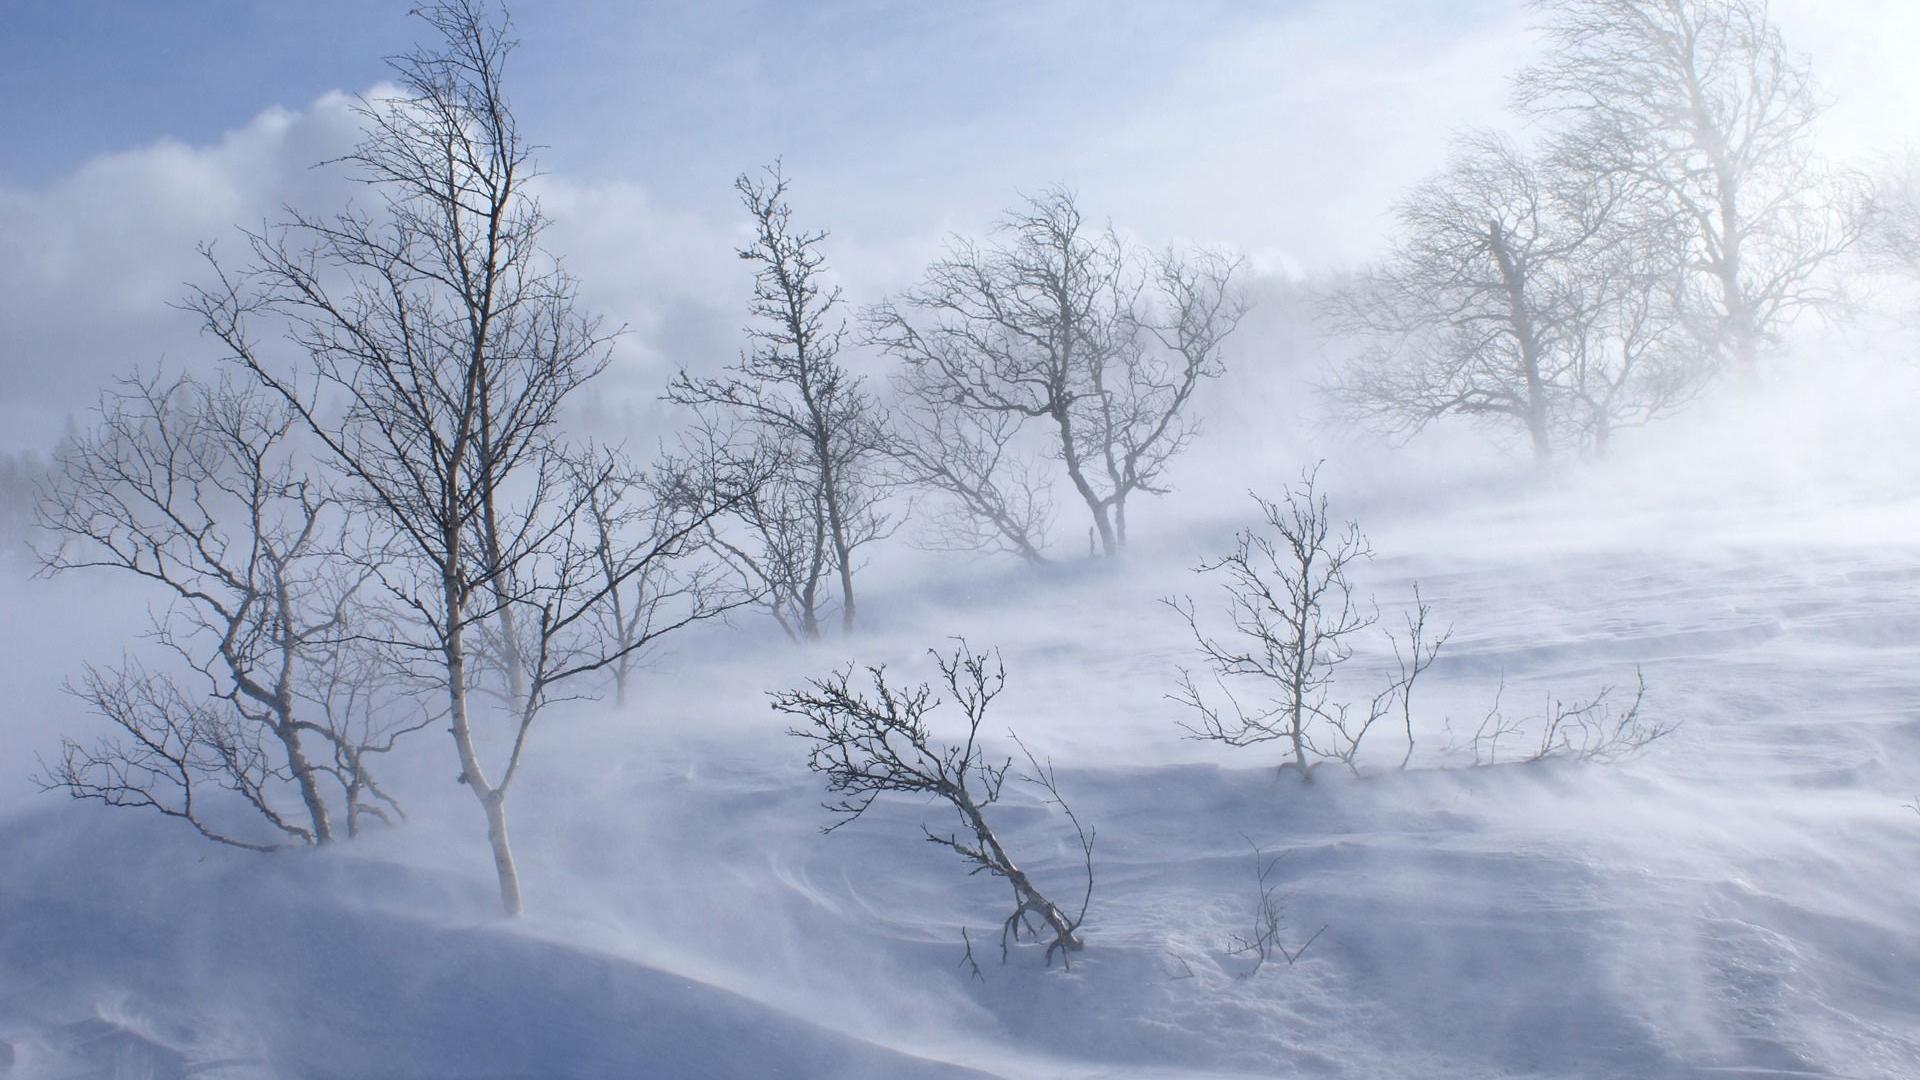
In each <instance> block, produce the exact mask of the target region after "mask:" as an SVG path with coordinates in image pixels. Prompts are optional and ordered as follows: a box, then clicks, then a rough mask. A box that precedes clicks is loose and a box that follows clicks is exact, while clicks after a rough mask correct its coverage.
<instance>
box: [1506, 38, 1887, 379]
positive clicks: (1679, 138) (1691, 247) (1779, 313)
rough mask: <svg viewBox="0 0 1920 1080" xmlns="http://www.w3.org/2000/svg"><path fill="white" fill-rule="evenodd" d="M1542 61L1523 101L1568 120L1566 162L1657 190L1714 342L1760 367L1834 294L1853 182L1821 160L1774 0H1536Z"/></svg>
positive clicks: (1801, 68) (1811, 100) (1806, 79)
mask: <svg viewBox="0 0 1920 1080" xmlns="http://www.w3.org/2000/svg"><path fill="white" fill-rule="evenodd" d="M1536 7H1537V10H1539V11H1540V12H1541V13H1542V15H1543V16H1544V17H1545V21H1546V27H1545V29H1546V34H1547V40H1548V51H1547V55H1546V58H1545V59H1544V60H1542V61H1541V62H1540V63H1539V64H1537V65H1535V66H1534V67H1532V68H1530V69H1529V70H1527V71H1526V72H1524V73H1523V74H1522V75H1521V76H1520V78H1519V80H1518V83H1517V98H1518V100H1519V102H1520V104H1521V106H1522V107H1523V108H1525V109H1526V110H1528V111H1530V112H1532V113H1534V114H1535V115H1545V116H1554V117H1564V118H1566V119H1567V121H1568V126H1567V128H1566V129H1565V130H1564V131H1562V132H1561V133H1560V135H1559V139H1560V142H1561V151H1560V152H1561V154H1562V156H1564V157H1566V158H1568V159H1570V160H1577V161H1579V162H1580V163H1581V164H1580V167H1581V168H1582V169H1583V170H1584V171H1586V172H1590V173H1596V174H1612V175H1619V176H1625V177H1629V178H1631V179H1632V181H1634V182H1635V183H1639V184H1644V185H1646V186H1647V187H1648V188H1650V189H1652V190H1653V191H1655V192H1657V193H1658V195H1659V197H1660V198H1661V199H1662V200H1663V201H1664V202H1665V203H1666V205H1667V206H1668V207H1669V208H1670V209H1671V210H1672V211H1673V212H1674V213H1675V214H1677V215H1678V216H1679V218H1680V219H1681V220H1682V221H1683V222H1684V223H1685V225H1686V226H1687V237H1688V244H1687V254H1686V260H1685V265H1686V266H1687V267H1688V268H1689V269H1690V270H1691V272H1692V276H1693V278H1694V281H1695V282H1696V284H1697V287H1695V288H1693V289H1691V290H1690V293H1691V296H1690V299H1691V300H1692V308H1693V310H1695V311H1696V312H1699V313H1701V314H1702V316H1703V317H1702V318H1700V319H1698V320H1696V324H1695V325H1696V329H1697V330H1698V332H1699V333H1700V335H1701V337H1702V338H1703V341H1704V344H1705V345H1706V346H1707V347H1708V348H1710V349H1712V350H1713V351H1714V352H1715V353H1717V354H1718V355H1720V356H1721V357H1723V358H1724V359H1725V360H1726V361H1728V362H1730V363H1731V364H1732V365H1733V366H1734V367H1735V368H1736V369H1738V370H1741V371H1751V369H1752V367H1753V365H1754V363H1755V361H1756V359H1757V358H1758V357H1759V355H1760V353H1761V351H1762V349H1763V348H1764V346H1765V345H1766V344H1767V343H1768V342H1769V341H1771V340H1772V339H1774V338H1775V337H1776V336H1777V335H1778V333H1779V331H1780V330H1781V328H1782V327H1783V326H1784V325H1785V324H1786V323H1787V322H1789V321H1791V320H1792V319H1793V318H1794V316H1795V315H1796V314H1798V313H1800V312H1801V311H1804V310H1806V309H1808V308H1814V307H1819V306H1821V305H1823V304H1825V303H1827V302H1829V301H1830V300H1831V299H1832V298H1833V291H1832V289H1831V288H1830V287H1829V286H1828V284H1827V283H1825V282H1823V281H1822V279H1821V275H1820V270H1821V269H1822V268H1823V267H1824V266H1825V264H1827V263H1828V262H1829V261H1830V260H1831V259H1832V258H1833V257H1834V256H1835V255H1837V254H1839V253H1840V252H1841V251H1843V250H1845V249H1846V248H1847V246H1848V245H1849V244H1850V243H1852V241H1853V239H1854V237H1855V232H1856V218H1855V215H1854V214H1852V213H1851V212H1850V209H1851V208H1850V206H1849V205H1848V204H1849V202H1850V201H1851V200H1850V196H1849V195H1848V193H1847V187H1848V185H1845V184H1842V183H1840V182H1839V180H1838V178H1837V177H1836V176H1835V175H1834V174H1832V173H1831V172H1830V171H1829V170H1827V169H1825V168H1824V167H1823V166H1822V165H1821V164H1820V163H1819V162H1817V161H1816V160H1815V159H1814V157H1813V155H1812V152H1811V149H1810V146H1809V136H1810V134H1811V132H1812V130H1813V127H1814V124H1815V122H1816V121H1817V120H1818V118H1819V115H1820V113H1821V111H1822V106H1821V104H1820V101H1819V98H1818V96H1817V94H1816V93H1815V91H1814V86H1813V81H1812V77H1811V75H1810V73H1809V71H1808V67H1807V64H1806V62H1805V60H1804V59H1803V58H1801V57H1800V56H1798V55H1797V54H1795V53H1794V52H1792V51H1791V50H1790V49H1788V48H1787V46H1786V43H1785V42H1784V41H1783V40H1782V38H1781V36H1780V31H1779V28H1778V27H1777V26H1776V25H1775V24H1774V23H1773V21H1772V18H1771V16H1770V13H1769V11H1768V7H1767V3H1766V0H1536Z"/></svg>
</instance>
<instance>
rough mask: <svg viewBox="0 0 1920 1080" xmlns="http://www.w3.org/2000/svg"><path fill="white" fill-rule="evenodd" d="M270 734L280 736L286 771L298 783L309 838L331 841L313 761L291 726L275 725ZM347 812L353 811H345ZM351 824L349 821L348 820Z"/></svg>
mask: <svg viewBox="0 0 1920 1080" xmlns="http://www.w3.org/2000/svg"><path fill="white" fill-rule="evenodd" d="M274 734H276V735H278V736H279V737H280V744H281V745H282V746H284V747H285V748H286V751H287V771H288V772H290V773H292V774H293V780H294V783H296V784H298V785H299V787H300V801H301V802H303V803H305V804H306V807H307V819H308V820H309V821H310V822H312V824H313V842H314V843H315V844H327V843H331V842H332V841H333V819H332V816H331V815H330V814H329V813H328V812H327V800H326V798H325V797H323V796H322V795H321V794H320V785H319V783H318V782H317V781H316V780H315V779H314V775H313V763H312V762H310V761H308V760H307V755H306V751H305V750H303V749H301V747H300V733H299V732H298V731H296V730H294V728H293V727H292V724H291V721H290V720H289V721H287V722H286V726H284V727H280V728H276V729H275V731H274ZM347 813H348V815H349V816H351V815H352V813H353V811H352V808H351V807H349V808H348V811H347ZM349 828H351V823H349Z"/></svg>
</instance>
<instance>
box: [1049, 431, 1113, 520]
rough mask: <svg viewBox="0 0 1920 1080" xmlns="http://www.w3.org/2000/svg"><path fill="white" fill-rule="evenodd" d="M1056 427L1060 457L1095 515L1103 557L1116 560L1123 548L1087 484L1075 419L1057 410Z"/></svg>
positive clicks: (1090, 511)
mask: <svg viewBox="0 0 1920 1080" xmlns="http://www.w3.org/2000/svg"><path fill="white" fill-rule="evenodd" d="M1053 420H1054V423H1055V424H1056V425H1057V426H1058V427H1059V429H1060V456H1061V459H1062V460H1064V461H1065V462H1066V465H1067V477H1068V478H1069V479H1071V480H1072V481H1073V489H1074V490H1075V491H1077V492H1079V493H1080V498H1081V500H1082V501H1083V502H1085V503H1086V504H1087V512H1088V513H1090V514H1092V515H1093V528H1094V531H1095V532H1096V533H1097V534H1098V535H1099V537H1100V553H1101V554H1102V555H1107V556H1112V555H1115V554H1118V553H1119V550H1120V545H1119V541H1118V539H1117V538H1116V537H1115V536H1114V534H1113V522H1112V521H1110V520H1108V517H1107V506H1106V504H1105V503H1103V502H1101V501H1100V496H1098V495H1096V494H1094V491H1093V485H1092V484H1089V483H1088V482H1087V475H1086V470H1084V469H1082V468H1081V467H1080V451H1079V448H1078V447H1076V446H1074V445H1073V418H1072V416H1070V415H1069V414H1068V412H1067V410H1066V409H1065V408H1064V407H1062V408H1057V409H1054V410H1053Z"/></svg>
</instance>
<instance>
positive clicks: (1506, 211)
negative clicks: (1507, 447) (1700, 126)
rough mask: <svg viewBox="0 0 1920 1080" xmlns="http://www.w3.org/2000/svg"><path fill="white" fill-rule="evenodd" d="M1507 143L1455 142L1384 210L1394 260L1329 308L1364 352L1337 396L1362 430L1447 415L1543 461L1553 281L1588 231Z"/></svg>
mask: <svg viewBox="0 0 1920 1080" xmlns="http://www.w3.org/2000/svg"><path fill="white" fill-rule="evenodd" d="M1574 208H1575V204H1574V203H1573V202H1572V201H1570V200H1569V199H1568V198H1567V196H1566V191H1565V190H1564V189H1563V188H1561V187H1559V186H1557V185H1556V184H1555V183H1554V182H1553V180H1552V179H1551V178H1550V177H1548V176H1547V175H1544V174H1543V173H1542V171H1541V170H1540V168H1539V167H1538V166H1537V165H1536V163H1535V162H1533V161H1532V160H1530V159H1529V158H1527V157H1526V156H1525V155H1524V154H1523V153H1521V151H1520V150H1519V149H1518V148H1517V147H1515V146H1514V145H1513V144H1512V143H1511V142H1510V141H1509V140H1507V139H1506V138H1504V137H1503V136H1499V135H1495V134H1491V133H1484V132H1483V133H1478V134H1474V135H1470V136H1466V137H1463V138H1462V139H1461V141H1460V142H1459V144H1458V145H1457V146H1456V148H1455V152H1454V157H1453V160H1452V161H1451V162H1450V163H1449V165H1448V167H1447V170H1446V171H1445V172H1444V173H1442V174H1441V175H1439V176H1437V177H1435V178H1433V179H1431V180H1429V181H1427V182H1426V183H1424V184H1422V185H1421V186H1420V187H1418V188H1416V189H1415V190H1414V191H1413V193H1412V194H1410V195H1408V196H1407V198H1406V199H1404V200H1403V201H1402V202H1401V203H1400V205H1399V207H1398V208H1397V209H1396V211H1395V216H1396V218H1397V219H1398V222H1399V225H1400V228H1401V230H1402V234H1401V237H1400V239H1399V242H1398V244H1397V246H1396V247H1395V249H1394V251H1393V254H1392V255H1390V256H1389V257H1388V259H1387V260H1386V261H1385V262H1384V263H1383V264H1382V265H1380V266H1379V267H1376V268H1374V269H1372V270H1369V271H1367V272H1366V273H1364V274H1362V275H1361V276H1360V277H1359V278H1358V279H1357V280H1356V281H1355V282H1354V283H1353V285H1352V286H1350V287H1348V288H1345V289H1342V290H1339V291H1337V292H1336V293H1334V294H1333V295H1332V296H1330V297H1329V298H1328V305H1327V312H1328V314H1329V316H1330V319H1331V321H1332V324H1333V326H1334V327H1335V328H1336V329H1338V330H1341V331H1345V332H1349V333H1355V334H1359V335H1362V336H1363V337H1364V338H1365V339H1367V342H1368V346H1367V348H1366V351H1364V352H1363V353H1362V354H1361V355H1360V357H1359V358H1358V359H1357V360H1356V362H1355V363H1354V364H1353V365H1352V366H1351V367H1350V368H1349V370H1347V371H1346V372H1345V373H1343V375H1342V376H1341V378H1340V380H1339V382H1338V383H1337V384H1336V386H1335V387H1334V391H1335V395H1336V396H1337V397H1338V398H1339V399H1340V400H1341V401H1342V402H1343V403H1344V404H1345V405H1346V406H1347V407H1348V408H1349V409H1350V410H1351V411H1352V412H1353V413H1354V415H1355V416H1356V417H1358V418H1359V419H1361V420H1363V421H1367V422H1370V423H1372V424H1374V425H1375V426H1378V427H1380V428H1381V429H1383V430H1385V431H1387V432H1389V433H1392V434H1397V435H1403V436H1404V435H1411V434H1413V433H1415V432H1418V431H1419V430H1421V429H1422V428H1424V427H1426V426H1427V425H1428V424H1430V423H1432V422H1433V421H1435V420H1437V419H1439V418H1441V417H1444V416H1450V415H1461V416H1470V417H1477V418H1483V419H1492V420H1496V421H1499V422H1503V423H1508V424H1513V425H1515V426H1517V427H1519V428H1520V429H1521V430H1522V431H1524V432H1525V433H1526V435H1527V439H1528V442H1529V443H1530V444H1531V446H1532V448H1533V453H1534V456H1535V457H1536V458H1538V459H1540V460H1545V459H1547V458H1549V457H1551V456H1552V455H1553V451H1554V441H1555V439H1554V434H1555V432H1554V427H1555V413H1556V410H1557V409H1558V408H1559V403H1558V402H1557V401H1556V394H1557V392H1558V391H1559V389H1560V387H1559V386H1558V385H1557V384H1558V383H1559V381H1560V375H1561V368H1562V367H1563V365H1564V354H1563V353H1562V352H1561V351H1560V349H1559V348H1558V346H1559V344H1560V342H1559V340H1558V331H1559V326H1558V319H1559V316H1560V312H1559V311H1558V310H1556V303H1557V301H1558V300H1559V298H1560V297H1559V295H1558V293H1559V290H1558V282H1559V281H1560V280H1561V279H1562V278H1563V276H1564V270H1565V266H1566V264H1567V262H1568V260H1569V259H1571V258H1572V256H1573V255H1574V253H1575V252H1577V251H1578V250H1579V249H1580V248H1581V246H1582V245H1583V244H1586V243H1587V242H1589V241H1590V240H1591V238H1592V236H1593V233H1594V231H1595V229H1596V228H1597V222H1596V221H1594V220H1592V219H1591V218H1590V217H1589V218H1587V219H1586V220H1582V217H1583V216H1584V215H1580V214H1577V213H1572V212H1569V211H1571V210H1573V209H1574Z"/></svg>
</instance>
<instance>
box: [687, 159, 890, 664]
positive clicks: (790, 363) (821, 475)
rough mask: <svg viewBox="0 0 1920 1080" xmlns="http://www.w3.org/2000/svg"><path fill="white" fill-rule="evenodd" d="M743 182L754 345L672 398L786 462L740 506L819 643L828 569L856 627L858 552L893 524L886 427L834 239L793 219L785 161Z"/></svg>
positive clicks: (799, 619)
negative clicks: (849, 317)
mask: <svg viewBox="0 0 1920 1080" xmlns="http://www.w3.org/2000/svg"><path fill="white" fill-rule="evenodd" d="M734 187H735V189H736V190H737V191H738V192H739V194H740V201H741V203H742V204H743V205H744V206H745V207H746V209H747V212H748V214H749V215H750V216H751V217H752V219H753V227H754V238H753V241H752V242H751V243H750V244H748V245H747V246H746V247H743V248H741V249H740V250H739V256H740V258H741V259H743V260H745V261H747V262H750V263H752V264H753V265H754V267H755V273H754V283H753V298H752V300H751V301H750V302H749V310H750V312H751V313H752V315H753V316H754V318H755V319H756V320H757V322H756V323H755V325H753V326H751V327H749V329H748V331H747V333H748V335H749V336H750V337H751V338H752V339H753V344H752V346H751V347H750V348H749V349H748V350H747V351H746V352H745V353H744V354H742V356H741V358H740V362H739V363H738V364H736V365H734V366H733V367H732V368H730V369H729V370H728V372H727V373H726V375H724V376H722V377H719V378H695V377H693V376H691V375H689V374H687V373H686V372H684V371H683V372H681V373H680V375H679V376H678V377H677V378H676V379H675V380H674V381H673V383H672V385H671V386H670V387H669V388H668V391H667V396H668V398H669V400H672V401H675V402H678V403H680V404H683V405H689V406H693V407H694V408H696V409H701V410H706V411H709V412H718V413H720V414H721V415H722V416H723V417H724V419H725V422H730V423H734V424H739V425H742V426H743V427H745V428H746V429H747V430H748V431H749V432H750V433H751V436H752V438H753V440H754V441H755V443H756V448H757V450H758V452H759V455H760V456H761V457H762V458H763V459H765V460H768V461H772V462H778V463H779V465H780V467H779V468H776V469H774V470H772V471H771V472H770V473H769V474H768V475H767V476H766V477H765V479H764V481H763V490H762V491H760V492H758V493H756V495H755V497H753V498H750V499H747V500H743V501H742V502H741V503H740V504H739V513H740V514H743V515H747V520H746V521H745V527H746V529H747V531H748V532H749V533H750V534H752V537H753V538H754V539H756V540H757V541H758V546H759V551H758V552H757V554H756V555H755V556H754V557H753V558H751V560H750V562H751V563H752V564H753V565H754V566H756V567H758V568H760V569H761V572H762V577H763V578H764V579H765V580H766V581H767V582H768V583H769V586H770V587H769V589H768V595H769V596H771V597H775V598H777V599H778V603H777V606H776V615H778V616H780V617H781V623H782V625H783V626H791V627H794V628H796V629H797V632H798V636H800V637H805V638H817V637H819V636H820V624H821V612H822V610H823V609H824V607H825V603H826V601H825V597H823V596H822V595H821V591H822V587H823V585H825V584H826V582H827V579H828V576H829V575H832V576H833V577H836V578H837V579H838V584H839V592H840V623H841V627H842V629H843V630H851V629H853V626H854V618H855V612H856V610H857V607H856V601H855V595H854V587H853V578H854V572H855V570H856V569H857V565H856V553H857V552H858V550H859V548H860V547H862V546H863V545H865V544H868V543H871V542H873V541H874V540H877V539H879V538H881V537H883V536H885V535H887V533H888V532H889V531H890V529H891V522H890V521H889V520H888V518H887V516H886V515H885V514H884V513H883V512H882V511H881V510H880V507H879V501H880V496H881V491H880V489H879V484H878V483H877V481H878V471H877V468H876V466H877V462H878V459H879V457H880V450H881V446H882V443H883V437H882V424H881V420H880V417H879V416H878V414H877V410H876V408H875V406H874V403H873V399H872V397H871V395H869V394H868V393H867V391H866V389H865V387H864V386H863V385H862V384H861V380H860V378H859V377H858V376H857V375H854V374H853V373H851V372H849V371H848V370H847V369H846V368H845V367H844V366H843V365H842V364H841V363H840V361H839V353H840V349H841V345H842V343H843V341H844V339H845V336H846V327H845V324H844V322H843V321H842V320H841V318H840V316H839V308H840V303H841V299H840V289H839V288H838V287H837V286H828V285H827V284H825V282H824V276H825V273H826V256H825V255H824V254H823V253H822V251H821V244H822V243H823V242H824V241H825V240H826V237H827V234H826V233H824V232H807V231H803V230H801V229H799V228H798V227H797V226H795V225H794V223H793V212H792V209H791V208H790V207H789V206H788V204H787V179H786V177H785V175H784V174H783V173H782V172H781V169H780V165H779V163H778V162H776V163H775V164H773V165H771V166H768V167H767V168H766V169H765V170H764V173H763V175H762V176H759V177H755V176H750V175H745V174H742V175H741V176H740V177H739V178H738V179H737V180H735V181H734ZM743 554H744V553H743ZM783 608H784V609H788V611H783V610H781V609H783Z"/></svg>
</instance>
